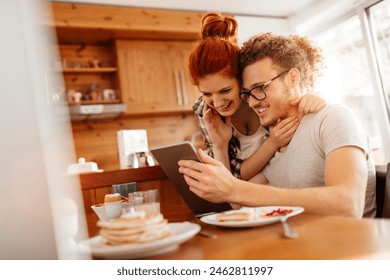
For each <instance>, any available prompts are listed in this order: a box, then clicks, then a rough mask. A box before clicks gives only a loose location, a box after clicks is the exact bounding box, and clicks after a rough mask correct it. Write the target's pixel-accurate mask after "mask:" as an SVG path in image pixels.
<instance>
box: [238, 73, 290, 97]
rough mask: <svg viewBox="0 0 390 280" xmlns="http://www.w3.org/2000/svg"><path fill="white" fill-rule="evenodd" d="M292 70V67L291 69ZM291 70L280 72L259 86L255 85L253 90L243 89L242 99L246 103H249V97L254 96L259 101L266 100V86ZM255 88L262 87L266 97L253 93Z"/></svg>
mask: <svg viewBox="0 0 390 280" xmlns="http://www.w3.org/2000/svg"><path fill="white" fill-rule="evenodd" d="M290 70H291V69H290ZM290 70H285V71H283V72H282V73H280V74H279V75H277V76H275V77H273V78H272V79H270V80H268V81H266V82H264V83H263V84H261V85H259V86H255V87H254V88H252V89H251V90H249V91H241V93H240V98H241V100H242V101H244V102H245V103H249V102H248V100H249V97H251V96H252V97H253V98H254V99H256V100H257V101H261V100H264V99H266V98H267V94H268V93H267V91H266V90H265V87H266V86H268V85H269V84H270V83H271V82H272V81H274V80H276V79H277V78H279V77H281V76H283V75H284V74H287V73H288V72H289V71H290ZM255 89H257V90H258V89H261V91H262V92H263V94H264V97H262V98H259V97H257V96H256V95H254V94H252V91H253V90H255Z"/></svg>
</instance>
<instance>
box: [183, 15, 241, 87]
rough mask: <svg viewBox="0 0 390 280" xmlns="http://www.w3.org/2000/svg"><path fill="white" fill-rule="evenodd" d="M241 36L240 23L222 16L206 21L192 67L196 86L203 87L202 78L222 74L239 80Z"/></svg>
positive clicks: (191, 59) (193, 53) (203, 20)
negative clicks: (238, 40)
mask: <svg viewBox="0 0 390 280" xmlns="http://www.w3.org/2000/svg"><path fill="white" fill-rule="evenodd" d="M237 32H238V23H237V21H236V20H235V19H234V18H233V17H230V16H222V15H221V14H219V13H208V14H206V15H205V16H204V17H203V19H202V29H201V32H200V33H199V36H198V44H197V46H196V47H195V49H194V50H193V52H192V53H191V55H190V58H189V64H188V68H189V70H190V74H191V79H192V82H193V83H194V84H195V85H199V80H200V79H201V78H204V77H206V76H207V75H210V74H216V73H220V72H221V73H223V74H224V75H226V77H228V78H233V77H235V78H238V77H239V76H238V75H239V71H238V53H239V50H240V48H239V46H238V45H237Z"/></svg>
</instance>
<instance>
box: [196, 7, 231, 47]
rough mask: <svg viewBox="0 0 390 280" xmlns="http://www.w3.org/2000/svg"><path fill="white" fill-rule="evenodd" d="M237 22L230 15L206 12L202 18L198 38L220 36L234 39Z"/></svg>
mask: <svg viewBox="0 0 390 280" xmlns="http://www.w3.org/2000/svg"><path fill="white" fill-rule="evenodd" d="M237 32H238V23H237V21H236V20H235V19H234V18H233V17H231V16H224V17H223V16H222V15H221V14H219V13H208V14H207V15H205V16H204V17H203V20H202V31H201V33H200V35H201V38H200V39H203V40H204V39H206V38H208V37H220V38H224V39H226V40H228V41H233V42H234V41H236V39H237Z"/></svg>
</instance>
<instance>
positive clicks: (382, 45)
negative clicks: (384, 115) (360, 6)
mask: <svg viewBox="0 0 390 280" xmlns="http://www.w3.org/2000/svg"><path fill="white" fill-rule="evenodd" d="M368 13H369V15H370V22H371V29H372V37H373V39H374V41H375V45H376V46H377V49H376V51H377V52H376V57H377V62H378V68H379V74H380V76H381V83H382V87H383V92H384V95H385V96H384V99H385V102H386V105H387V111H388V112H390V79H389V77H390V2H389V1H382V2H379V3H378V4H376V5H374V6H372V7H370V8H369V9H368Z"/></svg>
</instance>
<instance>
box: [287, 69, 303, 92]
mask: <svg viewBox="0 0 390 280" xmlns="http://www.w3.org/2000/svg"><path fill="white" fill-rule="evenodd" d="M286 82H287V85H288V86H289V87H292V88H293V87H296V86H299V83H300V82H301V72H299V70H298V69H297V68H291V69H290V71H288V73H287V74H286Z"/></svg>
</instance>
